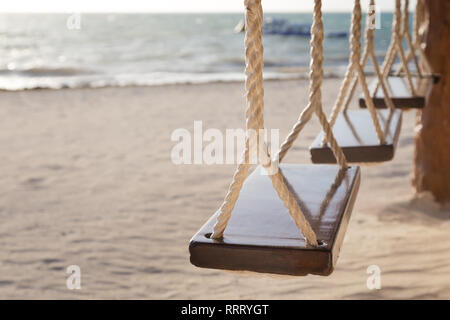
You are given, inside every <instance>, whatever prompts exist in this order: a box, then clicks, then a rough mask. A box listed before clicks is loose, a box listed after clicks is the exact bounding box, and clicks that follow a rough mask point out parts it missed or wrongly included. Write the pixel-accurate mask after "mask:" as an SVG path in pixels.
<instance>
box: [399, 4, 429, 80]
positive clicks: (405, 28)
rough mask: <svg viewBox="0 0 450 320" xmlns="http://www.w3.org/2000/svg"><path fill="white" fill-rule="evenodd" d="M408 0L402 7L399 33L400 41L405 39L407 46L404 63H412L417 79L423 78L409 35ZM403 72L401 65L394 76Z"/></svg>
mask: <svg viewBox="0 0 450 320" xmlns="http://www.w3.org/2000/svg"><path fill="white" fill-rule="evenodd" d="M409 16H410V15H409V0H405V2H404V6H403V15H402V31H401V39H406V44H407V45H408V51H407V53H406V62H407V63H409V61H411V59H412V60H413V62H414V65H415V67H416V70H417V73H418V75H419V77H421V78H422V77H423V74H422V69H421V67H420V65H419V60H418V59H417V56H416V54H415V46H414V44H413V41H412V39H411V34H410V33H409V29H410V28H409V27H410V25H409ZM403 70H404V67H403V65H402V66H400V68H399V69H398V70H397V72H396V73H395V75H400V74H401V73H402V71H403Z"/></svg>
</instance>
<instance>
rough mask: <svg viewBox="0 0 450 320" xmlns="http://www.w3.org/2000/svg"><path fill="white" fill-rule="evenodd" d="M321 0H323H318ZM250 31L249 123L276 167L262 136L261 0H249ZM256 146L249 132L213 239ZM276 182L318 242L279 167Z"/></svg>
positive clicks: (268, 163) (265, 158)
mask: <svg viewBox="0 0 450 320" xmlns="http://www.w3.org/2000/svg"><path fill="white" fill-rule="evenodd" d="M316 1H320V0H316ZM244 4H245V9H246V11H245V13H246V14H245V17H246V34H245V61H246V68H245V74H246V79H245V88H246V108H247V109H246V113H245V114H246V127H247V132H249V130H250V129H252V130H255V131H254V132H257V138H258V145H259V147H258V160H259V162H260V163H261V164H262V166H263V167H264V168H265V169H268V168H271V167H272V160H271V158H270V155H269V153H268V148H267V146H266V144H265V142H264V141H263V140H262V139H260V138H261V137H260V136H259V134H260V129H263V128H264V89H263V72H262V69H263V45H262V16H263V12H262V6H261V0H245V1H244ZM254 149H255V146H254V145H252V146H250V141H249V136H248V134H247V138H246V143H245V151H244V157H243V161H242V162H241V163H240V164H239V166H238V169H237V170H236V172H235V174H234V176H233V181H232V183H231V185H230V187H229V189H228V192H227V195H226V196H225V200H224V202H223V203H222V205H221V206H220V208H219V210H218V215H217V221H216V223H215V225H214V227H213V233H212V235H211V238H212V239H220V238H222V237H223V233H224V231H225V228H226V226H227V224H228V221H229V219H230V217H231V212H232V210H233V208H234V206H235V204H236V201H237V199H238V197H239V193H240V190H241V188H242V185H243V183H244V181H245V179H246V177H247V175H248V171H249V168H250V164H249V162H248V161H247V160H248V157H249V154H250V152H251V151H253V150H254ZM269 177H270V179H271V181H272V185H273V187H274V189H275V190H276V192H277V194H278V196H279V197H280V199H281V200H282V201H283V203H284V205H285V206H286V208H287V209H288V211H289V214H290V215H291V217H292V218H293V220H294V222H295V224H296V225H297V227H298V228H299V229H300V231H301V232H302V234H303V236H304V237H305V239H306V241H307V242H308V243H309V244H311V245H313V246H317V244H318V243H317V237H316V234H315V233H314V231H313V230H312V228H311V225H310V224H309V223H308V221H307V220H306V218H305V216H304V214H303V213H302V211H301V209H300V207H299V204H298V203H297V201H296V199H295V197H294V196H293V195H292V194H291V192H290V191H289V189H288V187H287V185H286V181H285V178H284V176H283V175H282V173H281V171H280V170H278V171H277V172H276V173H275V174H271V175H269Z"/></svg>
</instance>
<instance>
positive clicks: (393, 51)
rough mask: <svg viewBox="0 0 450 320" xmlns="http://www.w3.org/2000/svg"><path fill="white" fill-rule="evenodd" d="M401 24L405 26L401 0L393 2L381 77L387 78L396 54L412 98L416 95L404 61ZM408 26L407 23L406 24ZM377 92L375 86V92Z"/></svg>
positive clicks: (406, 63) (406, 62)
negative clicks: (392, 16) (392, 12)
mask: <svg viewBox="0 0 450 320" xmlns="http://www.w3.org/2000/svg"><path fill="white" fill-rule="evenodd" d="M402 24H403V25H405V17H404V16H402V8H401V0H395V11H394V19H393V21H392V31H393V34H392V39H391V43H390V45H389V49H388V52H387V54H386V58H385V60H384V63H383V67H382V69H383V77H384V78H387V77H388V76H389V73H390V72H391V70H392V66H393V64H394V61H395V57H396V55H397V54H398V55H399V56H400V60H401V63H402V68H403V70H405V73H406V79H407V82H408V87H409V90H410V92H411V94H412V95H413V96H415V95H416V93H415V88H414V83H413V81H412V76H411V72H410V70H409V68H408V61H407V60H406V55H405V50H404V49H403V43H402V40H403V37H402ZM408 24H409V22H408ZM377 90H378V86H376V88H375V91H374V92H376V91H377Z"/></svg>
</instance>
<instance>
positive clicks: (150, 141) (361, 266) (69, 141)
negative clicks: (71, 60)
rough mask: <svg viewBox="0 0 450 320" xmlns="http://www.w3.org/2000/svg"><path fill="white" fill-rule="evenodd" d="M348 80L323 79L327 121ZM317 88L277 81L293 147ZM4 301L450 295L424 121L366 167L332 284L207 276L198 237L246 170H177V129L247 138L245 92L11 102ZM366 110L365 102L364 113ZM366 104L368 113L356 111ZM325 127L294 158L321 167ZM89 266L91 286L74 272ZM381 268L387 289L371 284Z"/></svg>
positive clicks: (269, 89) (108, 94)
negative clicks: (427, 178)
mask: <svg viewBox="0 0 450 320" xmlns="http://www.w3.org/2000/svg"><path fill="white" fill-rule="evenodd" d="M339 85H340V80H339V79H329V80H326V81H325V83H324V88H323V92H324V93H323V98H324V105H325V108H326V110H327V111H329V109H330V107H331V105H332V103H333V100H334V98H335V97H336V95H337V92H338V89H339ZM307 88H308V83H307V81H303V80H298V81H267V82H266V83H265V93H266V112H265V116H266V127H267V128H280V133H281V137H284V136H285V135H286V134H287V133H288V131H289V129H290V128H291V126H292V125H293V123H294V122H295V120H296V118H297V116H298V114H299V112H300V111H301V110H302V109H303V108H304V106H305V105H306V102H307ZM0 101H1V108H0V128H1V130H2V133H1V134H0V154H1V173H0V186H1V187H0V188H1V189H0V217H1V221H2V222H1V224H0V248H1V250H0V298H42V299H47V298H56V299H71V298H127V299H128V298H135V299H175V298H177V299H197V298H201V299H241V298H242V299H307V298H310V299H335V298H344V299H352V298H363V299H366V298H367V299H372V298H375V299H376V298H383V299H391V298H394V299H397V298H403V299H417V298H450V242H449V241H448V239H447V238H448V230H450V220H449V219H450V214H449V213H450V211H449V210H448V209H441V208H439V206H437V205H436V204H435V203H433V201H432V199H431V197H430V196H429V195H422V196H421V197H419V198H417V197H416V198H414V195H413V190H412V188H411V183H410V179H411V177H410V172H411V168H412V161H413V151H414V146H413V132H414V117H415V112H406V113H405V114H404V122H403V128H402V133H401V138H400V140H399V145H398V146H399V148H398V150H397V154H396V156H395V159H394V160H393V161H392V162H388V163H384V164H381V165H376V166H375V165H372V166H367V167H363V168H362V183H361V188H360V192H359V196H358V198H357V202H356V205H355V208H354V210H353V215H352V219H351V221H350V225H349V227H348V231H347V235H346V237H345V242H344V246H343V248H342V251H341V255H340V258H339V261H338V266H337V268H336V270H335V271H334V273H333V274H332V275H331V276H330V277H318V276H307V277H298V278H296V277H272V276H267V275H254V274H252V275H242V274H239V273H229V272H222V271H217V270H207V269H199V268H196V267H194V266H192V265H191V264H190V263H189V252H188V244H189V240H190V238H191V236H192V235H193V234H194V233H195V232H196V231H197V230H198V228H199V227H200V226H201V225H202V224H203V223H204V222H205V221H206V219H208V218H209V216H210V215H211V214H212V213H213V212H214V211H215V210H217V208H218V206H219V205H220V203H221V201H222V199H223V197H224V195H225V192H226V189H227V187H228V184H229V183H230V181H231V178H232V174H233V172H234V170H235V165H211V166H208V165H174V164H173V163H172V162H171V158H170V151H171V149H172V147H173V146H174V145H175V142H172V141H171V140H170V137H171V133H172V131H173V130H174V129H176V128H186V129H188V130H190V131H192V130H193V123H194V120H202V121H203V126H204V129H206V128H218V129H221V130H224V129H226V128H243V127H244V125H245V123H244V91H243V84H242V83H216V84H205V85H173V86H160V87H129V88H102V89H73V90H70V89H67V90H58V91H53V90H35V91H24V92H2V93H0ZM354 105H355V104H354ZM355 107H356V105H355ZM318 132H319V125H318V122H317V121H316V120H315V119H314V120H313V121H312V123H311V124H310V125H308V126H307V128H306V129H305V131H304V132H303V134H302V135H301V137H300V139H299V140H298V141H297V142H296V144H295V147H294V148H293V149H292V150H291V152H290V153H289V155H288V156H287V157H286V159H285V161H286V162H290V163H295V162H300V163H309V152H308V146H309V144H310V143H311V142H312V140H313V139H314V137H315V136H316V134H317V133H318ZM69 265H78V266H80V268H81V289H80V290H68V289H67V288H66V279H67V277H68V274H66V268H67V266H69ZM370 265H377V266H379V268H380V269H381V285H382V288H381V290H369V289H368V288H367V286H366V280H367V278H368V276H369V275H368V274H367V273H366V270H367V268H368V267H369V266H370Z"/></svg>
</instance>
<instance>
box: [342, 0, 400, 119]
mask: <svg viewBox="0 0 450 320" xmlns="http://www.w3.org/2000/svg"><path fill="white" fill-rule="evenodd" d="M375 10H376V9H375V0H370V3H369V10H368V12H367V18H366V28H365V34H364V38H365V39H364V53H363V58H362V60H361V66H362V68H363V69H364V67H365V66H366V64H367V60H368V58H369V57H370V59H371V60H372V65H373V68H374V70H375V75H376V76H377V79H378V84H379V85H380V86H381V89H382V90H383V93H384V102H385V103H386V105H387V107H388V108H389V109H390V111H391V112H393V111H394V109H395V105H394V103H393V101H392V99H391V97H390V93H389V90H388V85H387V83H386V79H384V78H383V75H382V73H381V70H380V66H379V64H378V60H377V58H376V55H375V29H374V28H373V26H372V25H371V24H372V22H373V19H374V17H375V14H376V11H375ZM357 83H358V78H357V77H355V78H354V79H353V82H352V85H351V89H350V93H349V94H348V95H347V98H346V101H345V104H344V110H347V109H348V106H349V104H350V101H351V100H352V98H353V95H354V93H355V89H356V85H357ZM373 96H375V94H373Z"/></svg>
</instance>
